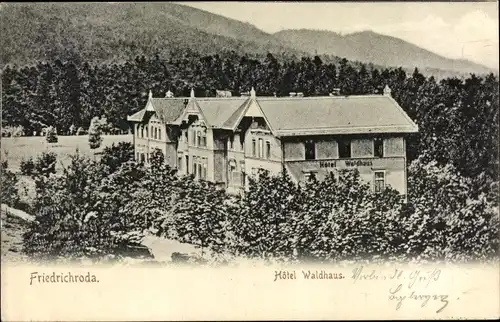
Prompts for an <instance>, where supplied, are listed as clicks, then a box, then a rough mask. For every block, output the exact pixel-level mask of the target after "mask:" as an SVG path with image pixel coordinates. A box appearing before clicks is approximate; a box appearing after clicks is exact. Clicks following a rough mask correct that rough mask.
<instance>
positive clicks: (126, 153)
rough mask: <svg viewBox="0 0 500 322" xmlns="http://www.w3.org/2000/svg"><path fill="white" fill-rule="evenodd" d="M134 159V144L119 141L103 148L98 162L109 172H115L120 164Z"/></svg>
mask: <svg viewBox="0 0 500 322" xmlns="http://www.w3.org/2000/svg"><path fill="white" fill-rule="evenodd" d="M133 160H134V146H133V145H132V143H130V142H119V143H118V144H116V145H115V144H114V143H113V144H112V145H111V146H107V147H105V148H104V149H103V151H102V153H101V159H100V162H101V164H103V165H106V166H107V167H108V169H109V172H115V171H116V170H117V169H118V168H119V167H120V166H121V165H122V164H124V163H126V162H128V161H133Z"/></svg>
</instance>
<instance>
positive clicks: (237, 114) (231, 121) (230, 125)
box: [222, 98, 251, 130]
mask: <svg viewBox="0 0 500 322" xmlns="http://www.w3.org/2000/svg"><path fill="white" fill-rule="evenodd" d="M250 102H251V100H250V98H247V99H246V100H245V101H244V102H243V104H241V106H240V107H238V109H236V111H234V113H233V115H231V116H230V117H229V118H228V119H227V120H226V121H225V122H224V124H223V125H222V127H223V128H227V129H231V130H235V129H236V127H238V125H239V123H240V121H241V119H242V118H243V116H244V115H245V112H246V110H247V108H248V105H250Z"/></svg>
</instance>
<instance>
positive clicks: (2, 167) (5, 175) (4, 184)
mask: <svg viewBox="0 0 500 322" xmlns="http://www.w3.org/2000/svg"><path fill="white" fill-rule="evenodd" d="M18 180H19V179H18V177H17V176H16V174H15V173H13V172H12V171H10V170H9V169H8V163H7V161H6V160H2V162H1V164H0V201H1V202H2V203H3V204H6V205H8V206H11V207H16V206H17V205H18V203H19V199H20V198H19V194H18V191H17V183H18Z"/></svg>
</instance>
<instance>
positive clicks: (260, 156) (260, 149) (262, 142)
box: [259, 139, 264, 158]
mask: <svg viewBox="0 0 500 322" xmlns="http://www.w3.org/2000/svg"><path fill="white" fill-rule="evenodd" d="M263 154H264V141H263V140H262V139H259V158H263V157H264V156H263Z"/></svg>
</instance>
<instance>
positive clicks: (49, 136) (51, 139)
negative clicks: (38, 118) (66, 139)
mask: <svg viewBox="0 0 500 322" xmlns="http://www.w3.org/2000/svg"><path fill="white" fill-rule="evenodd" d="M45 139H46V140H47V142H48V143H57V141H58V138H57V132H56V128H55V127H53V126H49V127H48V128H47V130H46V132H45Z"/></svg>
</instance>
